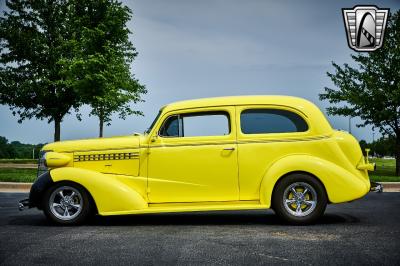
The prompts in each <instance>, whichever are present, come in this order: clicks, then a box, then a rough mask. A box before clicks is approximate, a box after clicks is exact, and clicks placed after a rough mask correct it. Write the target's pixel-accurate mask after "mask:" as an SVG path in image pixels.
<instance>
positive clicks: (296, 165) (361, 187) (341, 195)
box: [260, 155, 370, 207]
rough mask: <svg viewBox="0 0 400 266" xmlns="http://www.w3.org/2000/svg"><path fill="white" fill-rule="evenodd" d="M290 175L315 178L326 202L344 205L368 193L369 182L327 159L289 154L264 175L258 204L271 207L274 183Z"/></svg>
mask: <svg viewBox="0 0 400 266" xmlns="http://www.w3.org/2000/svg"><path fill="white" fill-rule="evenodd" d="M291 172H307V173H310V174H312V175H314V176H316V177H317V178H318V179H319V180H320V181H321V182H322V184H323V185H324V186H325V190H326V193H327V195H328V198H329V201H330V202H332V203H340V202H347V201H351V200H354V199H358V198H361V197H362V196H364V195H365V194H367V193H368V191H369V188H370V183H369V180H367V179H366V178H363V177H362V176H358V175H356V174H354V173H351V172H349V171H348V170H346V169H344V168H342V167H340V166H338V165H336V164H334V163H332V162H329V161H327V160H324V159H321V158H318V157H314V156H311V155H290V156H287V157H283V158H281V159H279V160H278V161H276V162H275V163H274V164H273V165H272V166H271V167H270V168H269V169H268V170H267V172H266V173H265V175H264V178H263V180H262V182H261V186H260V202H261V204H263V205H267V206H268V207H270V206H271V198H272V192H273V189H274V186H275V184H276V183H277V182H278V180H279V179H280V178H281V177H283V176H284V175H286V174H288V173H291Z"/></svg>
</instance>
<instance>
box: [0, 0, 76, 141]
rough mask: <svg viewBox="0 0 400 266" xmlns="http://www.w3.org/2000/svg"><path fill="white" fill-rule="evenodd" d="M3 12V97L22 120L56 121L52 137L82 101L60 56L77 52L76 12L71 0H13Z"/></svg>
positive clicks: (0, 34) (0, 88) (0, 30)
mask: <svg viewBox="0 0 400 266" xmlns="http://www.w3.org/2000/svg"><path fill="white" fill-rule="evenodd" d="M6 5H7V8H8V9H9V11H4V14H3V17H0V103H1V104H6V105H9V107H10V109H11V110H12V113H13V115H18V116H19V120H18V122H20V123H21V122H22V121H23V120H24V119H31V118H33V117H35V118H37V119H41V120H42V119H47V121H48V122H49V123H50V122H54V140H55V141H59V140H60V134H61V133H60V130H61V129H60V124H61V121H62V120H63V118H64V116H65V115H66V114H68V113H69V112H70V110H71V108H75V109H76V110H77V108H78V107H79V105H80V99H79V97H78V94H77V93H76V91H75V90H74V89H73V88H72V87H71V86H70V84H69V83H68V82H67V80H66V78H65V73H64V70H63V64H61V62H62V61H65V59H67V58H71V57H73V53H72V47H71V45H70V42H69V40H72V39H74V32H73V31H72V30H71V29H72V28H71V27H70V23H71V21H73V18H72V17H73V16H72V15H71V12H70V10H71V6H70V4H69V2H68V1H67V0H53V1H45V0H35V1H30V0H9V1H7V2H6Z"/></svg>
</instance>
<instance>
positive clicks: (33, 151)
mask: <svg viewBox="0 0 400 266" xmlns="http://www.w3.org/2000/svg"><path fill="white" fill-rule="evenodd" d="M32 159H35V148H33V149H32Z"/></svg>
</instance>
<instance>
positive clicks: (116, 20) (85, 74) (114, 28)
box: [66, 0, 147, 137]
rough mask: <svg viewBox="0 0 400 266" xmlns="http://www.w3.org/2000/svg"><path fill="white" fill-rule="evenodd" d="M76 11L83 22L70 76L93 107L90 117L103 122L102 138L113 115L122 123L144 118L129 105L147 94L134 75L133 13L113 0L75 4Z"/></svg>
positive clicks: (77, 22)
mask: <svg viewBox="0 0 400 266" xmlns="http://www.w3.org/2000/svg"><path fill="white" fill-rule="evenodd" d="M74 8H75V11H76V13H77V16H76V17H77V18H79V19H76V20H75V21H74V22H75V23H74V28H75V31H76V32H77V33H79V35H77V39H78V42H77V43H76V45H75V50H74V54H75V56H74V58H73V59H72V60H71V61H70V62H67V67H66V69H68V70H67V72H68V74H67V76H68V79H69V80H70V81H71V85H72V86H73V87H74V88H75V89H76V90H77V91H79V92H80V94H81V96H82V101H83V102H84V103H86V104H89V105H90V106H91V107H92V111H91V113H90V114H91V115H95V116H97V117H98V118H99V136H100V137H102V136H103V127H104V124H106V125H109V124H110V123H111V115H112V113H115V112H116V113H118V114H119V117H120V118H122V119H125V118H126V116H127V115H132V114H139V115H140V114H142V113H141V112H140V111H135V110H133V109H132V108H131V106H130V104H129V103H131V102H133V103H137V102H138V101H141V98H140V95H141V94H144V93H146V92H147V91H146V89H145V87H144V86H142V85H140V84H139V82H138V80H137V79H135V78H134V76H133V75H132V74H131V71H130V63H132V62H133V60H134V58H135V57H136V56H137V52H136V50H135V48H134V47H133V44H132V43H131V42H130V41H129V33H130V31H129V29H128V28H127V26H126V23H127V22H128V21H129V20H130V19H131V10H130V9H129V8H128V7H126V6H123V5H122V4H121V3H119V2H117V1H109V0H100V1H99V0H95V1H94V0H93V1H91V0H89V1H75V2H74ZM68 66H69V67H68Z"/></svg>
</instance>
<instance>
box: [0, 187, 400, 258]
mask: <svg viewBox="0 0 400 266" xmlns="http://www.w3.org/2000/svg"><path fill="white" fill-rule="evenodd" d="M26 197H27V194H24V193H0V264H1V265H21V264H24V265H31V264H61V265H67V264H68V265H71V264H79V265H81V264H98V265H102V264H115V265H121V264H128V263H129V264H132V265H134V264H137V265H176V264H181V265H182V264H184V265H199V264H207V265H262V264H264V265H265V264H306V265H322V264H325V265H370V264H379V265H382V264H383V265H399V264H400V255H399V254H400V193H380V194H372V193H370V194H369V195H367V196H366V197H365V198H363V199H361V200H358V201H354V202H352V203H345V204H339V205H331V206H328V208H327V211H326V213H325V215H324V217H323V218H322V219H321V220H320V221H319V222H318V223H317V224H315V225H312V226H289V225H285V224H282V223H281V222H280V221H279V220H278V218H277V217H276V216H275V215H274V213H273V212H272V211H267V212H265V211H237V212H207V213H185V214H153V215H136V216H123V217H121V216H120V217H96V218H95V219H93V221H91V222H89V223H88V224H87V225H83V226H78V227H66V226H56V225H52V224H50V223H49V222H48V221H47V220H46V218H45V217H44V215H43V214H42V212H40V211H38V210H37V209H30V210H26V211H23V212H19V211H18V209H17V207H16V206H17V201H18V200H20V199H23V198H26Z"/></svg>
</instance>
